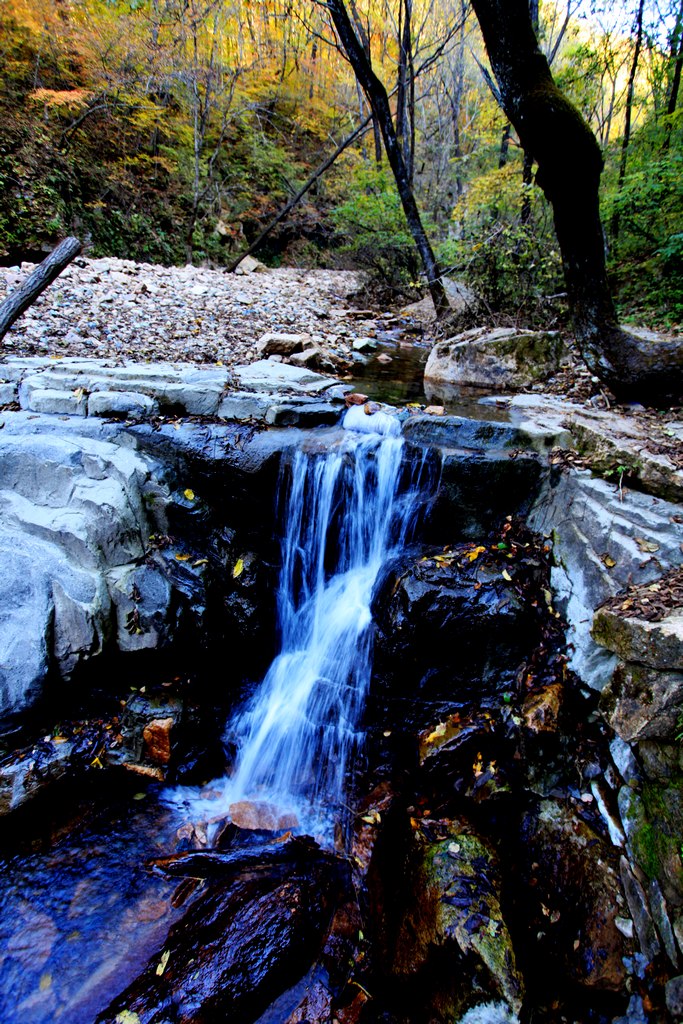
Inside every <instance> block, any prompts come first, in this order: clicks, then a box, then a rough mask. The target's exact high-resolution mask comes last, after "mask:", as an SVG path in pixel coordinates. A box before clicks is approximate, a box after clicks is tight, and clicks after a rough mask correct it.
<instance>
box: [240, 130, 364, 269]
mask: <svg viewBox="0 0 683 1024" xmlns="http://www.w3.org/2000/svg"><path fill="white" fill-rule="evenodd" d="M373 116H374V115H373V114H368V116H367V117H366V118H365V120H364V121H362V122H361V124H360V125H359V126H358V128H356V130H355V131H354V132H351V134H350V135H347V137H346V138H345V139H344V141H343V142H340V144H339V145H338V146H337V148H336V149H335V151H334V153H331V154H330V156H328V157H327V159H326V160H324V161H323V162H322V163H321V164H320V166H319V167H317V168H316V170H315V171H314V172H313V174H312V175H311V176H310V178H309V179H308V180H307V181H306V183H305V185H303V186H302V187H301V188H300V189H299V191H298V192H297V194H296V195H295V196H293V197H292V198H291V199H290V200H289V202H288V203H287V205H286V206H283V207H282V209H281V210H280V211H279V213H278V214H276V216H275V217H273V219H272V220H271V221H270V222H269V223H268V224H267V225H266V226H265V228H264V229H263V231H262V232H261V233H260V235H259V236H258V238H255V239H254V241H253V242H252V243H251V245H250V246H249V248H248V249H245V250H244V252H242V253H240V255H239V256H237V257H236V258H235V259H234V260H233V261H232V263H229V264H228V266H227V267H226V268H225V272H226V274H230V273H232V271H233V270H236V269H237V267H238V266H239V265H240V263H241V262H242V260H243V259H244V258H245V257H246V256H251V255H252V253H254V252H256V251H257V249H259V248H260V247H261V245H262V244H263V242H264V241H265V239H266V238H267V237H268V235H269V234H270V233H271V231H272V230H273V228H275V227H277V225H278V224H279V223H280V221H281V220H284V218H285V217H286V216H287V214H288V213H289V211H290V210H292V209H293V208H294V207H295V206H296V205H297V203H299V202H301V200H302V199H303V197H304V196H305V195H306V193H307V192H308V190H309V189H310V188H312V187H313V185H315V183H316V181H318V179H319V178H321V177H322V175H323V174H324V173H325V171H326V170H327V169H328V168H329V167H331V166H332V164H333V163H334V162H335V160H336V159H337V157H339V156H341V154H342V153H343V152H344V150H345V149H347V148H348V147H349V146H350V145H351V143H353V142H355V141H356V139H357V138H359V136H361V135H362V134H363V132H365V131H367V130H368V128H369V126H370V122H371V121H372V120H373Z"/></svg>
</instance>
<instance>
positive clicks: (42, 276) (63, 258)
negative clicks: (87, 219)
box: [0, 238, 83, 338]
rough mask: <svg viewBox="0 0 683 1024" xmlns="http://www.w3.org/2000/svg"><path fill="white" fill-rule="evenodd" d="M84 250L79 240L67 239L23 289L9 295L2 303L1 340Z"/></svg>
mask: <svg viewBox="0 0 683 1024" xmlns="http://www.w3.org/2000/svg"><path fill="white" fill-rule="evenodd" d="M82 248H83V246H82V245H81V243H80V241H79V240H78V239H77V238H65V239H64V241H63V242H60V243H59V245H58V246H57V247H56V249H53V250H52V252H51V253H50V255H49V256H48V257H47V259H44V260H43V262H42V263H41V264H40V266H39V267H36V269H35V270H34V271H33V273H32V274H31V275H30V277H29V278H28V279H27V280H26V281H24V283H23V284H22V286H21V288H17V290H16V291H14V292H12V293H11V294H10V295H8V297H7V298H6V299H5V301H4V302H2V303H0V338H4V337H5V335H6V334H7V332H8V330H9V329H10V327H11V326H12V324H13V323H14V322H15V320H18V319H19V317H20V316H21V314H22V313H24V312H25V311H26V310H27V309H28V307H29V306H31V305H32V304H33V303H34V302H35V301H36V299H37V298H38V296H39V295H40V294H41V293H42V292H44V291H45V289H46V288H47V287H48V285H50V284H52V282H53V281H54V280H55V278H57V277H59V275H60V274H61V272H62V271H63V270H64V268H65V267H67V266H68V265H69V263H71V261H72V259H74V258H75V257H76V256H78V254H79V252H80V251H81V249H82Z"/></svg>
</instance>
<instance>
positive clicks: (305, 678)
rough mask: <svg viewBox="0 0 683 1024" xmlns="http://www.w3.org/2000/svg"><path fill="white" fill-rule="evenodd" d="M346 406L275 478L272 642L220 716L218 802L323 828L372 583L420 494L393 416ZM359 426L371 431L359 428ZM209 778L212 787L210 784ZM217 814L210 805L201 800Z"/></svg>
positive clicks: (326, 828)
mask: <svg viewBox="0 0 683 1024" xmlns="http://www.w3.org/2000/svg"><path fill="white" fill-rule="evenodd" d="M358 413H362V410H355V409H352V410H350V411H349V414H348V415H347V419H346V421H345V425H346V426H349V427H351V428H352V429H347V430H346V431H344V433H343V435H342V437H341V440H338V441H337V442H336V443H335V444H333V445H332V446H331V447H330V448H328V449H327V450H325V451H322V452H315V453H311V452H304V451H297V452H296V453H295V454H294V457H293V459H292V461H291V463H290V464H289V466H287V467H286V468H285V470H284V472H283V474H282V477H281V484H280V487H281V490H282V489H283V488H285V497H284V502H283V505H284V517H283V518H284V521H283V533H282V540H281V550H282V569H281V573H280V582H279V589H278V594H277V613H278V628H279V635H280V640H281V643H280V652H279V654H278V655H277V657H276V658H275V660H274V661H273V663H272V665H271V667H270V669H269V670H268V672H267V673H266V676H265V678H264V680H263V682H262V683H261V684H260V686H259V687H258V688H257V689H256V692H255V693H254V695H253V697H252V699H251V701H250V702H249V703H248V705H247V706H246V707H245V708H244V710H243V711H242V712H241V713H240V714H239V715H238V716H237V717H236V718H234V719H233V720H232V721H231V722H230V723H229V724H228V729H227V733H226V737H227V738H229V740H230V741H231V743H234V744H236V747H237V756H236V760H235V766H234V770H233V773H232V775H231V776H230V777H229V778H226V779H225V780H224V781H223V783H222V794H221V798H220V804H221V810H223V811H224V810H228V809H229V807H230V805H231V804H235V803H238V802H241V801H257V802H267V803H268V804H269V805H274V806H275V807H276V808H277V809H278V811H280V812H283V813H289V814H291V815H293V816H294V817H296V819H297V820H298V822H299V825H300V827H301V828H303V829H305V830H306V831H308V832H310V833H312V834H316V835H318V836H324V837H326V838H328V839H329V838H331V835H332V831H333V828H334V825H335V823H338V822H339V821H340V820H342V819H343V818H344V803H345V792H346V783H347V781H348V774H349V771H350V769H351V767H352V763H353V759H354V755H355V753H356V752H357V750H358V748H359V746H360V742H361V735H360V733H359V723H360V718H361V714H362V711H363V706H364V703H365V698H366V695H367V691H368V686H369V683H370V677H371V671H372V628H371V627H372V616H371V602H372V596H373V590H374V587H375V584H376V582H377V578H378V575H379V573H380V570H381V568H382V566H383V565H384V564H385V563H386V562H387V560H388V559H390V558H391V557H392V556H393V555H395V554H396V553H397V552H399V551H400V550H401V549H402V548H403V547H404V545H405V544H406V542H407V540H408V539H409V537H410V534H411V531H412V529H413V526H414V523H415V519H416V516H417V511H418V509H419V507H420V505H421V504H422V502H423V501H424V498H425V494H424V493H422V494H421V487H422V486H424V479H423V477H424V476H425V473H424V468H425V467H424V462H418V464H417V465H414V466H413V467H412V468H411V467H410V466H408V465H406V462H405V460H404V459H403V441H402V440H401V439H400V438H399V437H397V436H391V435H392V434H394V432H397V430H398V423H397V422H396V421H395V420H394V419H393V418H391V417H388V416H385V415H383V414H379V415H376V416H372V417H368V416H365V414H364V413H363V414H362V419H361V418H359V416H358ZM362 428H365V430H366V431H367V429H368V428H371V429H372V430H373V431H374V430H379V431H381V433H375V432H361V429H362ZM214 788H215V787H214ZM211 811H212V815H211V816H212V817H216V816H217V810H216V805H215V804H214V805H213V807H212V808H211Z"/></svg>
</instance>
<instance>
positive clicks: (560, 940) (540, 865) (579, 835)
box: [519, 800, 631, 992]
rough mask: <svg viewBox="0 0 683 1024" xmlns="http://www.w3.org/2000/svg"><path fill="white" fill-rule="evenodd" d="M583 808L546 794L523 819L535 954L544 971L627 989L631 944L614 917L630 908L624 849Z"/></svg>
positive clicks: (584, 983) (526, 901) (527, 908)
mask: <svg viewBox="0 0 683 1024" xmlns="http://www.w3.org/2000/svg"><path fill="white" fill-rule="evenodd" d="M579 806H580V805H577V807H576V808H574V807H572V804H571V803H566V804H565V803H561V802H559V801H556V800H543V801H541V802H540V804H539V805H538V807H537V808H536V809H535V810H531V811H529V812H528V813H527V814H526V815H525V817H524V819H523V822H522V833H521V838H522V848H521V854H522V858H523V870H522V873H523V880H524V885H525V886H526V887H527V890H526V893H525V894H524V895H523V896H522V895H521V894H520V896H519V899H520V901H521V903H522V905H523V908H524V909H523V914H524V917H525V918H526V920H527V922H528V924H527V927H528V929H529V938H530V943H531V946H530V948H529V950H528V956H529V957H530V958H531V959H532V960H533V961H534V966H535V968H536V969H537V970H538V971H539V972H540V973H541V975H543V972H544V971H545V972H549V974H550V975H552V977H553V978H558V977H563V978H565V979H567V980H569V981H570V982H573V983H574V984H576V985H579V986H581V987H588V988H591V989H596V990H605V991H609V992H622V991H623V990H624V986H625V984H626V976H627V972H626V967H625V966H624V962H623V960H624V957H627V956H628V955H630V953H631V944H630V942H629V940H628V939H627V938H626V936H624V935H623V934H622V932H621V931H620V930H619V928H618V927H617V925H616V923H615V921H616V919H617V918H622V917H623V916H624V913H625V911H626V904H625V902H624V897H623V895H622V888H621V881H620V876H619V865H618V855H617V854H616V853H615V851H614V848H613V847H612V846H611V844H610V842H609V840H607V839H605V838H603V837H602V836H601V835H600V834H599V833H598V832H597V831H596V830H595V829H594V828H593V827H592V826H591V825H589V824H588V823H587V822H586V821H585V820H583V818H582V817H581V816H580V814H579Z"/></svg>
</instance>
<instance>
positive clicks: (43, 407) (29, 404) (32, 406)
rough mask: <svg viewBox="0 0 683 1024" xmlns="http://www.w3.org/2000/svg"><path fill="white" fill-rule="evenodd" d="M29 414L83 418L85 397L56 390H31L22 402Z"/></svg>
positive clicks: (80, 394) (74, 392) (77, 393)
mask: <svg viewBox="0 0 683 1024" xmlns="http://www.w3.org/2000/svg"><path fill="white" fill-rule="evenodd" d="M22 405H23V407H24V408H26V409H29V410H30V411H31V412H44V413H53V414H55V415H57V416H85V411H86V400H85V395H84V394H83V393H82V392H78V391H76V390H75V391H60V390H59V389H58V388H40V387H38V388H33V389H32V390H31V391H30V392H29V393H28V394H27V395H26V397H25V400H24V401H23V402H22Z"/></svg>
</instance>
